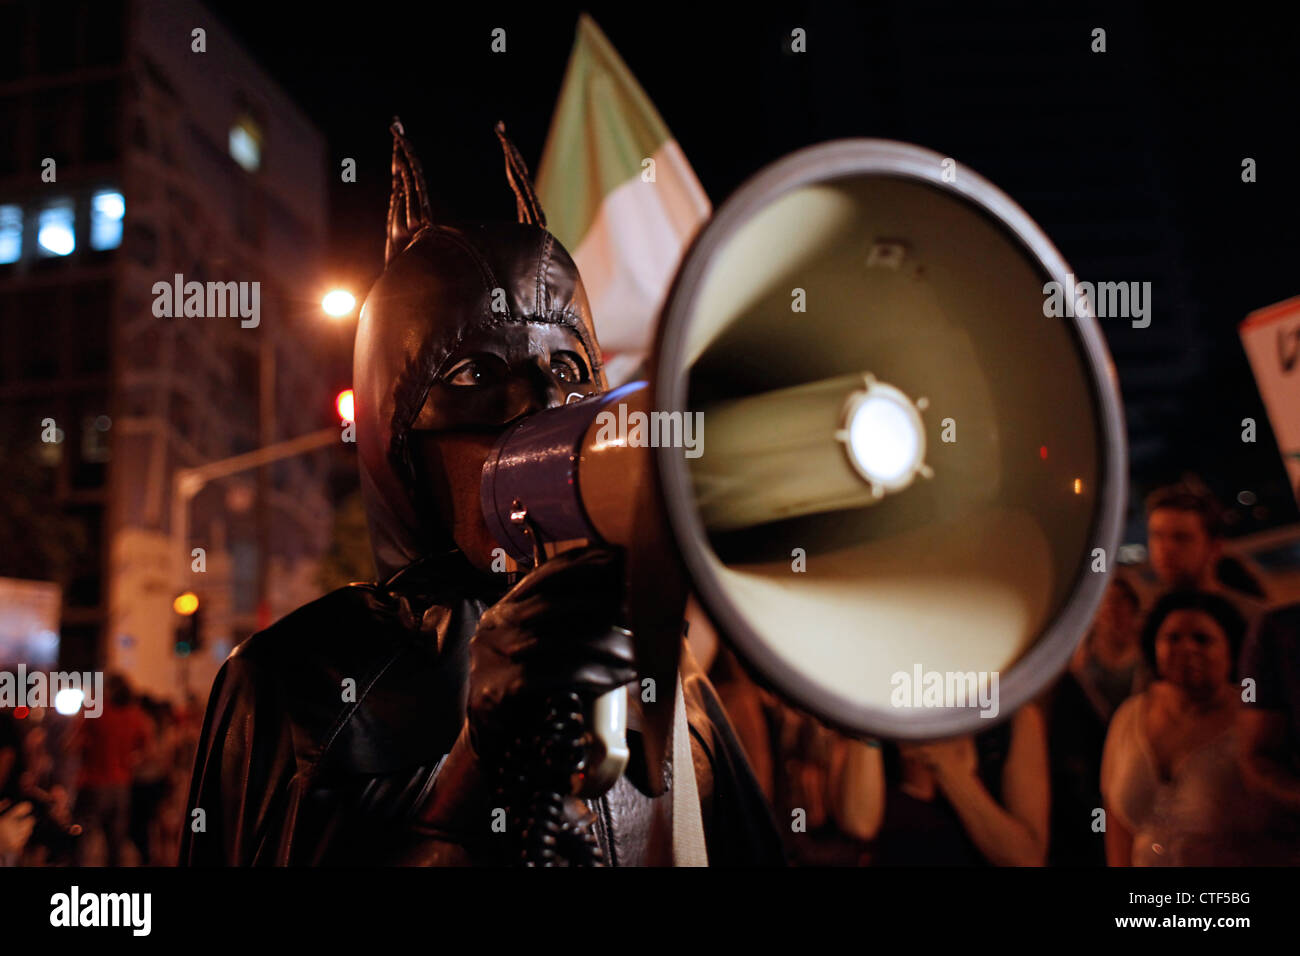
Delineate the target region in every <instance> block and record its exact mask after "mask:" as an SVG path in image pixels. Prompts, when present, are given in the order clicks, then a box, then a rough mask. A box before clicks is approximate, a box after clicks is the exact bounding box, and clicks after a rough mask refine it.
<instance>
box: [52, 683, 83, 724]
mask: <svg viewBox="0 0 1300 956" xmlns="http://www.w3.org/2000/svg"><path fill="white" fill-rule="evenodd" d="M85 699H86V695H85V694H83V693H82V692H81V691H79V690H77V689H76V688H75V687H65V688H63V690H61V691H59V692H58V693H57V694H55V695H54V709H55V710H57V711H58V712H59V713H60V714H62V715H63V716H64V717H71V716H72V715H73V714H75V713H76V712H77V711H79V710H81V702H82V701H84V700H85Z"/></svg>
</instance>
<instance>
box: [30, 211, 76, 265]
mask: <svg viewBox="0 0 1300 956" xmlns="http://www.w3.org/2000/svg"><path fill="white" fill-rule="evenodd" d="M36 244H37V245H38V246H40V252H41V254H42V255H45V256H66V255H68V254H69V253H70V252H72V251H73V250H74V249H76V248H77V234H76V232H75V230H74V229H73V214H72V201H71V200H68V199H61V200H59V201H58V202H56V203H53V204H51V205H49V206H46V207H45V208H44V209H42V210H41V212H40V217H39V218H38V219H37V227H36Z"/></svg>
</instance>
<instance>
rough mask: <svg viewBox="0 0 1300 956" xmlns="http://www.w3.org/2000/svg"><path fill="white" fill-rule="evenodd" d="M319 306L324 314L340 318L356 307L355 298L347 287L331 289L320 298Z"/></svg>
mask: <svg viewBox="0 0 1300 956" xmlns="http://www.w3.org/2000/svg"><path fill="white" fill-rule="evenodd" d="M320 307H321V308H322V309H324V310H325V314H326V315H329V316H333V317H334V318H336V319H341V318H343V317H345V316H348V315H351V314H352V310H353V309H355V308H356V307H357V298H356V296H354V295H353V294H352V293H351V292H349V291H348V290H347V289H331V290H330V291H329V292H327V293H325V298H323V299H321V300H320Z"/></svg>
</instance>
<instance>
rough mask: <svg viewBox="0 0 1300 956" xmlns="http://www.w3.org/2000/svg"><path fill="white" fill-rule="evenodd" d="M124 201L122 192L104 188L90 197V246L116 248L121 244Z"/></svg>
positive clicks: (124, 209) (124, 210)
mask: <svg viewBox="0 0 1300 956" xmlns="http://www.w3.org/2000/svg"><path fill="white" fill-rule="evenodd" d="M124 215H126V201H125V200H124V199H123V198H122V194H121V193H119V192H114V191H113V190H111V189H105V190H103V191H101V192H97V193H95V195H93V196H91V197H90V248H92V249H116V248H117V247H118V246H120V245H121V244H122V217H123V216H124Z"/></svg>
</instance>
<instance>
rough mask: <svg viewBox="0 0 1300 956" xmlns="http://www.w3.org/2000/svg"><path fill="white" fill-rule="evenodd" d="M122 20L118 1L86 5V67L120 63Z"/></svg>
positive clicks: (100, 0) (102, 1)
mask: <svg viewBox="0 0 1300 956" xmlns="http://www.w3.org/2000/svg"><path fill="white" fill-rule="evenodd" d="M124 19H125V18H124V17H123V15H122V4H121V2H120V0H91V2H90V3H88V4H87V5H86V13H85V25H86V55H85V58H84V59H85V63H86V65H87V66H111V65H113V64H115V63H118V62H120V61H121V59H122V24H123V21H124Z"/></svg>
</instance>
